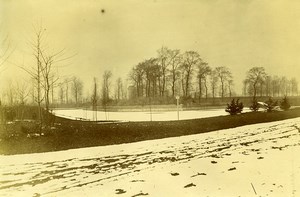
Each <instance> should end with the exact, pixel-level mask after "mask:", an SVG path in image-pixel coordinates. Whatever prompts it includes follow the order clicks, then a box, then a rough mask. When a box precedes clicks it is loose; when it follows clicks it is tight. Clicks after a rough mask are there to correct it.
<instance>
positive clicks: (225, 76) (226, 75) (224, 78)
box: [215, 66, 232, 99]
mask: <svg viewBox="0 0 300 197" xmlns="http://www.w3.org/2000/svg"><path fill="white" fill-rule="evenodd" d="M215 71H216V73H217V75H218V78H219V80H220V82H221V97H222V99H223V98H224V92H225V84H226V83H227V82H228V80H231V79H232V74H231V72H230V71H229V69H228V68H227V67H225V66H221V67H216V69H215Z"/></svg>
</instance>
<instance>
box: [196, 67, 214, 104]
mask: <svg viewBox="0 0 300 197" xmlns="http://www.w3.org/2000/svg"><path fill="white" fill-rule="evenodd" d="M197 67H198V71H197V72H198V74H197V78H198V86H199V102H201V97H202V87H203V86H204V88H205V95H206V98H207V84H206V81H207V80H206V78H207V76H208V75H209V74H210V73H211V68H210V67H209V66H208V63H206V62H201V63H199V64H198V65H197Z"/></svg>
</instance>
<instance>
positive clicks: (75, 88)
mask: <svg viewBox="0 0 300 197" xmlns="http://www.w3.org/2000/svg"><path fill="white" fill-rule="evenodd" d="M71 90H72V93H73V97H74V99H75V103H76V105H77V104H78V103H79V101H80V100H81V97H82V90H83V82H82V81H81V80H80V79H79V78H78V77H73V78H72V80H71Z"/></svg>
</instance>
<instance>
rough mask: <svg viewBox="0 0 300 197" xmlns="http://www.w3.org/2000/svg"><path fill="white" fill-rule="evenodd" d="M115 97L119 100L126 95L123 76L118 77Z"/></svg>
mask: <svg viewBox="0 0 300 197" xmlns="http://www.w3.org/2000/svg"><path fill="white" fill-rule="evenodd" d="M115 85H116V86H115V98H116V100H117V101H119V100H121V99H123V97H124V95H123V93H124V90H123V89H124V87H123V81H122V78H121V77H118V78H117V80H116V84H115Z"/></svg>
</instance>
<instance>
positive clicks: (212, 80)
mask: <svg viewBox="0 0 300 197" xmlns="http://www.w3.org/2000/svg"><path fill="white" fill-rule="evenodd" d="M218 79H219V78H218V73H217V71H216V69H214V70H212V72H211V74H210V87H211V93H212V97H213V99H214V98H215V95H216V91H217V85H218Z"/></svg>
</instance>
